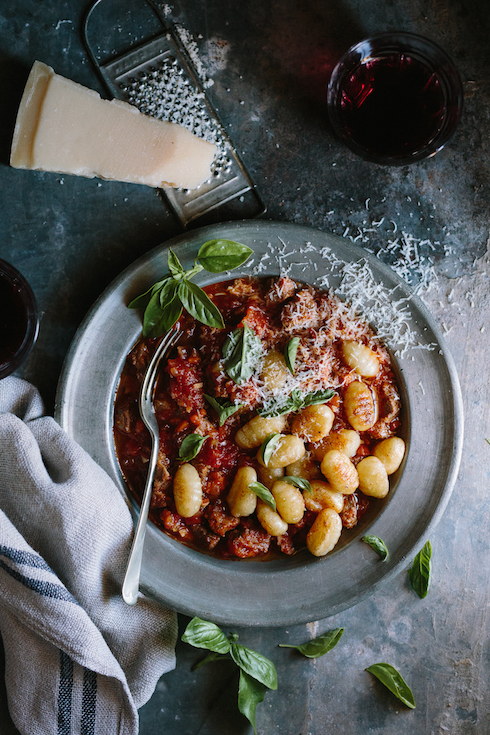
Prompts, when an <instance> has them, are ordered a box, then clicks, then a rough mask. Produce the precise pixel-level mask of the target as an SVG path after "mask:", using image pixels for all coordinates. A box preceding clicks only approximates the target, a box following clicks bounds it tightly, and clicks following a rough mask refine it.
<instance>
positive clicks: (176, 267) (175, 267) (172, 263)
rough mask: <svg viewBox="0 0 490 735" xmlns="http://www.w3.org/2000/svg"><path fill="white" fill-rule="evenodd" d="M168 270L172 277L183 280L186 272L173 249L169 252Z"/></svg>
mask: <svg viewBox="0 0 490 735" xmlns="http://www.w3.org/2000/svg"><path fill="white" fill-rule="evenodd" d="M168 269H169V271H170V273H171V274H172V276H174V277H175V276H177V277H178V278H182V276H183V275H184V272H185V271H184V269H183V268H182V264H181V262H180V260H179V259H178V257H177V256H176V255H175V253H174V251H173V250H172V249H171V248H169V251H168Z"/></svg>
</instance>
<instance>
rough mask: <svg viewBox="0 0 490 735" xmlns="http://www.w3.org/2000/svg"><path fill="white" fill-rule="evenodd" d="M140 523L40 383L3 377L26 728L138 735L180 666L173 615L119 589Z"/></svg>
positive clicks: (14, 674) (7, 585)
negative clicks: (51, 407)
mask: <svg viewBox="0 0 490 735" xmlns="http://www.w3.org/2000/svg"><path fill="white" fill-rule="evenodd" d="M132 531H133V524H132V520H131V515H130V512H129V509H128V507H127V505H126V503H125V501H124V499H123V498H122V496H121V495H120V493H119V491H118V489H117V488H116V487H115V486H114V484H113V483H112V481H111V480H110V478H109V477H108V476H107V475H106V473H105V472H104V471H103V470H102V469H101V468H100V467H98V466H97V465H96V464H95V462H94V461H93V460H92V459H91V458H90V457H89V456H88V455H87V454H86V452H85V451H84V450H83V449H82V448H81V447H80V446H78V445H77V444H76V443H75V442H74V441H72V440H71V439H70V438H69V437H68V436H67V435H66V433H65V432H63V431H62V429H61V428H60V427H59V426H58V424H57V423H56V422H55V421H54V419H53V418H51V417H49V416H44V415H43V406H42V401H41V399H40V396H39V394H38V392H37V390H36V389H35V388H34V387H33V386H31V385H30V384H29V383H27V382H25V381H23V380H20V379H18V378H15V377H8V378H4V379H3V380H1V381H0V633H1V636H2V639H3V643H4V647H5V681H6V686H7V695H8V702H9V709H10V714H11V717H12V720H13V721H14V724H15V726H16V727H17V728H18V730H19V731H20V732H21V733H22V734H23V735H47V733H49V734H50V735H78V734H80V735H106V734H107V735H108V734H109V733H110V734H111V735H112V734H113V733H114V735H115V734H116V733H117V734H118V735H119V734H120V735H135V734H136V733H137V732H138V713H137V710H138V708H139V707H141V706H142V705H143V704H144V703H145V702H147V701H148V699H149V698H150V697H151V695H152V693H153V691H154V689H155V686H156V684H157V682H158V680H159V678H160V677H161V676H162V675H163V674H164V673H165V672H167V671H170V670H171V669H172V668H174V666H175V654H174V647H175V642H176V635H177V622H176V615H175V613H174V612H173V611H171V610H167V609H165V608H163V607H161V606H160V605H159V604H158V603H156V602H155V601H152V600H150V599H148V598H146V597H144V596H143V595H141V597H140V599H139V600H138V603H137V604H136V605H135V606H134V607H128V606H127V605H126V604H125V603H124V602H123V600H122V598H121V584H122V579H123V576H124V569H125V565H126V561H127V557H128V553H129V546H130V542H131V537H132Z"/></svg>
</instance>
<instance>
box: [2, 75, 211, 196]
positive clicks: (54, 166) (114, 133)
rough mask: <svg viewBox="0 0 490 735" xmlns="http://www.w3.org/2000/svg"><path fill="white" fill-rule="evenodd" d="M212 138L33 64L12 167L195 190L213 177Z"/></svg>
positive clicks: (18, 117)
mask: <svg viewBox="0 0 490 735" xmlns="http://www.w3.org/2000/svg"><path fill="white" fill-rule="evenodd" d="M215 153H216V147H215V146H214V145H213V144H212V143H208V142H207V141H204V140H202V139H201V138H198V137H197V136H195V135H193V133H191V132H190V131H189V130H187V129H186V128H184V127H182V126H181V125H177V124H176V123H170V122H164V121H161V120H155V119H154V118H152V117H149V116H147V115H143V114H141V113H140V112H139V110H138V109H137V108H136V107H134V106H132V105H129V104H127V103H126V102H121V101H119V100H111V101H109V100H103V99H101V97H100V95H99V94H98V93H97V92H95V91H94V90H91V89H87V88H86V87H83V86H82V85H80V84H77V83H76V82H73V81H71V80H70V79H66V78H65V77H62V76H60V75H59V74H56V73H55V72H54V71H53V69H51V67H49V66H47V65H46V64H43V63H42V62H40V61H36V62H35V63H34V65H33V67H32V69H31V73H30V75H29V78H28V80H27V83H26V87H25V89H24V94H23V96H22V100H21V103H20V107H19V111H18V114H17V121H16V125H15V130H14V137H13V141H12V150H11V156H10V165H11V166H13V167H14V168H27V169H34V170H38V171H52V172H56V173H63V174H75V175H77V176H85V177H89V178H93V177H94V176H97V177H99V178H102V179H111V180H115V181H126V182H131V183H135V184H146V185H147V186H153V187H165V186H174V187H181V188H185V189H194V188H196V187H198V186H200V185H201V184H203V183H204V182H205V181H206V180H207V179H208V178H209V177H210V173H211V172H210V169H211V164H212V162H213V159H214V156H215Z"/></svg>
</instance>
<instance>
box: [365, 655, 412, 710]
mask: <svg viewBox="0 0 490 735" xmlns="http://www.w3.org/2000/svg"><path fill="white" fill-rule="evenodd" d="M366 671H369V673H370V674H373V676H375V677H376V678H377V679H379V681H380V682H381V683H382V684H384V685H385V687H386V688H387V689H389V690H390V692H392V694H394V695H395V697H398V699H399V700H400V701H401V702H403V704H406V705H407V707H410V709H415V699H414V698H413V694H412V691H411V689H410V687H409V686H408V684H407V683H406V681H405V680H404V679H403V677H402V675H401V674H400V673H399V672H398V671H397V670H396V669H395V667H394V666H391V664H383V663H380V664H373V665H372V666H368V668H367V669H366Z"/></svg>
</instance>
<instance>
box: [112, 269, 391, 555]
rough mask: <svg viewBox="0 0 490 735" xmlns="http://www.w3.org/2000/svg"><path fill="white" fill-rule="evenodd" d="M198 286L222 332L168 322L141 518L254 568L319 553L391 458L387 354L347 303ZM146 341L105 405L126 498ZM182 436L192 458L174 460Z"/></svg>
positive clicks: (293, 292)
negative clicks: (169, 345) (172, 326)
mask: <svg viewBox="0 0 490 735" xmlns="http://www.w3.org/2000/svg"><path fill="white" fill-rule="evenodd" d="M204 291H205V292H206V294H207V295H208V296H209V298H210V299H211V300H212V302H213V303H214V304H215V305H216V306H217V307H218V309H219V311H220V312H221V314H222V316H223V320H224V324H225V328H224V329H218V328H216V327H210V326H207V325H205V324H202V323H200V322H198V321H196V320H195V319H194V318H192V317H190V316H189V314H188V313H187V312H186V311H185V310H184V311H183V313H182V315H181V317H180V319H179V327H180V329H181V331H182V334H181V336H180V339H179V341H178V343H177V345H176V346H175V347H174V348H173V349H172V350H171V351H170V353H169V354H168V356H167V359H166V361H165V362H164V364H162V366H161V368H160V375H159V378H158V381H157V385H156V389H155V396H154V407H155V412H156V416H157V420H158V424H159V429H160V448H159V455H158V464H157V470H156V474H155V481H154V487H153V497H152V501H151V508H150V518H151V520H152V521H153V522H154V523H155V524H156V525H157V526H158V527H159V528H160V529H161V530H162V531H164V532H165V533H167V534H169V535H170V536H172V537H173V538H175V539H177V540H178V541H181V542H182V543H184V544H186V545H188V546H191V547H192V548H195V549H197V550H199V551H201V552H203V553H208V554H212V555H214V556H217V557H219V558H221V559H249V558H254V559H266V560H268V559H272V558H277V556H282V555H292V554H294V553H296V552H297V551H299V550H301V549H303V548H305V547H307V548H308V549H309V550H310V551H311V553H312V554H314V555H315V556H324V555H325V554H326V553H328V552H329V551H330V550H331V549H332V548H334V546H335V544H336V543H337V541H338V539H339V537H340V534H341V531H342V528H352V527H354V526H355V525H356V524H357V523H358V522H359V520H360V518H361V517H362V515H363V514H364V513H365V512H366V510H367V508H368V507H369V505H370V503H372V502H376V500H375V499H376V498H382V497H385V496H386V494H387V493H388V491H389V480H388V476H389V475H391V474H393V472H395V471H396V469H397V468H398V467H399V466H400V464H401V461H402V459H403V454H404V449H405V447H404V442H403V440H402V439H401V438H400V437H398V436H397V431H398V430H399V428H400V408H401V406H400V397H399V391H398V388H397V385H396V380H395V377H394V374H393V369H392V364H391V359H390V355H389V352H388V350H387V349H386V347H385V346H384V345H383V344H382V342H381V341H380V340H379V339H378V338H377V337H376V335H375V333H374V331H373V330H372V329H371V328H370V326H369V325H368V324H367V323H365V322H364V321H363V320H362V319H360V318H359V317H357V316H355V315H353V314H352V311H351V310H350V308H349V305H348V304H345V303H344V302H342V301H341V300H340V299H339V298H338V297H336V296H335V295H334V294H332V293H329V292H326V291H320V290H318V289H316V288H314V287H312V286H309V285H305V284H302V283H299V282H297V281H293V280H292V279H290V278H288V277H287V276H283V277H276V278H252V277H246V278H237V279H233V280H229V281H225V282H220V283H215V284H213V285H211V286H207V287H205V288H204ZM157 343H158V338H154V337H149V338H148V337H147V338H143V337H142V338H140V339H139V340H138V342H137V343H136V344H135V346H134V347H133V349H132V350H131V352H130V354H129V355H128V357H127V359H126V362H125V365H124V368H123V371H122V375H121V379H120V383H119V386H118V390H117V395H116V400H115V415H114V440H115V446H116V454H117V457H118V461H119V464H120V467H121V471H122V473H123V476H124V478H125V480H126V482H127V484H128V486H129V489H130V491H131V493H132V494H133V496H134V497H135V499H136V500H137V501H138V502H140V500H141V495H142V492H143V488H144V484H145V478H146V469H147V463H148V458H149V455H150V439H149V436H148V433H147V430H146V428H145V426H144V424H143V422H142V420H141V418H140V417H139V413H138V394H139V390H140V385H141V381H142V379H143V376H144V373H145V369H146V366H147V364H148V361H149V359H150V358H151V355H152V353H153V351H154V349H155V347H156V345H157ZM196 435H197V438H198V439H199V441H198V442H197V444H198V445H199V449H198V451H197V453H196V454H195V455H190V456H188V457H186V456H183V453H182V448H183V442H184V440H185V439H186V438H187V437H190V436H192V437H196ZM202 438H204V441H202ZM187 443H189V442H187ZM191 443H192V442H191ZM184 446H185V444H184ZM268 498H269V500H268ZM270 500H272V502H269V501H270ZM179 511H180V512H179Z"/></svg>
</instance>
